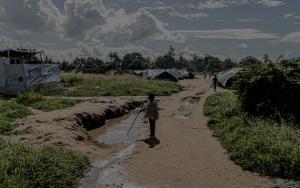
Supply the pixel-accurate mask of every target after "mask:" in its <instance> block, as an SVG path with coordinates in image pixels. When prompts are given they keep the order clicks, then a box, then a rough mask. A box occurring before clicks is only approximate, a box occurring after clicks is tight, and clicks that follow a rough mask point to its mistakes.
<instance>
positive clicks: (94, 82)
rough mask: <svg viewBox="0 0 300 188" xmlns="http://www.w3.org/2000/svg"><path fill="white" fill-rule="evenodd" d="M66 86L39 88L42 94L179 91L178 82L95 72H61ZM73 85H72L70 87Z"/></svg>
mask: <svg viewBox="0 0 300 188" xmlns="http://www.w3.org/2000/svg"><path fill="white" fill-rule="evenodd" d="M62 80H63V83H64V84H65V85H67V88H60V89H57V90H54V91H53V90H50V89H48V88H42V89H40V90H39V92H41V93H42V94H43V95H55V96H69V97H93V96H144V95H148V94H149V92H154V93H155V94H156V95H158V96H166V95H171V94H172V93H176V92H179V91H181V90H182V89H183V88H182V86H180V85H179V84H176V83H173V82H169V81H159V80H151V81H150V80H143V79H141V78H139V77H136V76H133V75H119V76H105V75H96V74H72V73H69V74H63V75H62ZM72 86H73V87H72Z"/></svg>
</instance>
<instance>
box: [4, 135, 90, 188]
mask: <svg viewBox="0 0 300 188" xmlns="http://www.w3.org/2000/svg"><path fill="white" fill-rule="evenodd" d="M0 161H1V163H0V187H5V188H27V187H28V188H29V187H31V188H40V187H57V188H59V187H75V186H76V179H77V178H79V177H81V176H82V175H83V173H84V172H85V170H86V169H87V167H88V166H89V162H88V159H87V158H85V157H82V156H80V155H78V154H74V153H72V152H69V151H63V150H57V149H51V148H44V149H42V148H32V147H27V146H24V145H19V144H10V143H7V142H5V141H1V140H0Z"/></svg>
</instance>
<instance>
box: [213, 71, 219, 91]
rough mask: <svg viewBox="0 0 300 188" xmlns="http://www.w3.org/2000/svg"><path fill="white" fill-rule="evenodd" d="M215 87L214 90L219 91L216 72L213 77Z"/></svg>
mask: <svg viewBox="0 0 300 188" xmlns="http://www.w3.org/2000/svg"><path fill="white" fill-rule="evenodd" d="M212 84H213V87H214V90H215V92H217V86H218V78H217V75H216V74H215V76H214V78H213V83H212Z"/></svg>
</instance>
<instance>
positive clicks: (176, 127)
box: [96, 79, 275, 188]
mask: <svg viewBox="0 0 300 188" xmlns="http://www.w3.org/2000/svg"><path fill="white" fill-rule="evenodd" d="M181 84H183V85H184V86H185V87H186V90H185V91H183V92H181V93H179V94H176V95H173V96H171V97H161V98H158V99H159V107H160V108H161V109H162V110H161V111H160V119H159V121H158V123H157V136H158V138H159V139H160V144H159V145H158V146H156V147H154V148H149V146H148V145H147V144H146V143H144V142H142V141H138V142H136V143H135V149H134V152H133V153H132V154H130V155H129V156H128V157H126V159H123V160H121V159H120V161H118V164H117V165H114V166H112V167H111V169H114V170H111V171H110V172H107V176H105V177H103V178H102V180H101V181H104V182H106V183H104V184H103V182H102V186H103V185H104V186H105V187H149V188H152V187H155V188H157V187H170V188H176V187H200V188H202V187H203V188H210V187H215V188H218V187H220V188H226V187H228V188H229V187H230V188H234V187H237V188H246V187H274V186H275V185H274V184H273V183H272V181H271V179H269V178H265V177H259V176H258V175H256V174H253V173H250V172H245V171H243V170H242V169H241V168H240V167H239V166H237V165H235V164H234V163H233V162H232V161H230V160H229V159H228V157H227V155H226V152H225V150H224V149H223V148H222V146H221V145H220V143H219V142H218V141H217V139H216V138H214V137H213V136H212V132H211V131H210V130H209V129H208V128H207V126H206V123H207V119H206V117H204V116H203V105H204V102H205V99H206V97H207V96H209V95H210V94H211V93H212V92H213V91H212V89H210V88H209V84H210V82H209V81H204V80H202V79H197V80H186V81H181ZM114 176H116V177H118V178H116V177H114ZM108 179H110V181H109V180H108ZM96 187H97V186H96ZM100 187H101V186H100Z"/></svg>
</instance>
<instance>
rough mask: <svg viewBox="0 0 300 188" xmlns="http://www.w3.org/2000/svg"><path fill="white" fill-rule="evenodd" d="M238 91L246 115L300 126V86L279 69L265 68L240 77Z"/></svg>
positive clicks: (274, 66)
mask: <svg viewBox="0 0 300 188" xmlns="http://www.w3.org/2000/svg"><path fill="white" fill-rule="evenodd" d="M234 88H235V89H236V90H237V93H238V96H239V99H240V101H241V105H242V108H243V110H245V111H246V112H248V113H250V114H252V115H255V116H262V117H265V118H272V119H275V120H276V121H281V120H282V119H285V120H296V121H298V122H299V117H297V115H298V114H299V113H300V98H299V96H300V87H299V84H295V83H293V82H291V81H289V79H288V77H287V76H286V74H285V73H284V71H283V70H281V69H280V68H278V67H277V66H276V65H274V64H261V65H258V66H255V67H253V68H251V69H249V70H247V71H245V72H243V73H242V74H239V76H238V78H237V81H236V82H235V86H234ZM298 116H299V115H298Z"/></svg>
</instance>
